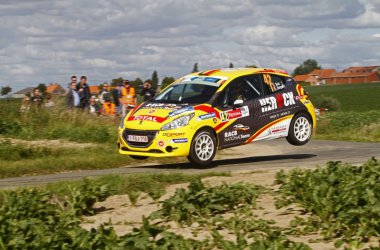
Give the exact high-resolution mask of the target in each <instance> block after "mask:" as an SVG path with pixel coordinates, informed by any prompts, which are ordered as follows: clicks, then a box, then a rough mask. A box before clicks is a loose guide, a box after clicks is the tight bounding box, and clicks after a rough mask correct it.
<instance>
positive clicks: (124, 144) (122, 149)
mask: <svg viewBox="0 0 380 250" xmlns="http://www.w3.org/2000/svg"><path fill="white" fill-rule="evenodd" d="M128 135H136V136H146V137H147V138H148V140H147V141H145V142H134V141H128ZM193 136H194V134H193V133H191V132H189V130H188V129H186V128H180V129H177V130H168V131H160V130H133V129H129V128H124V129H120V128H119V141H118V147H119V153H120V154H126V155H136V156H149V157H174V156H188V155H189V151H190V145H191V140H192V138H193Z"/></svg>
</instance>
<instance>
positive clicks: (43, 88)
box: [37, 83, 47, 95]
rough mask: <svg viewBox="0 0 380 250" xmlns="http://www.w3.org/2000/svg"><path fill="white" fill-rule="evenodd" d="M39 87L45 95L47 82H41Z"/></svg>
mask: <svg viewBox="0 0 380 250" xmlns="http://www.w3.org/2000/svg"><path fill="white" fill-rule="evenodd" d="M37 89H39V90H40V93H41V95H45V93H46V89H47V87H46V85H45V83H40V84H38V86H37Z"/></svg>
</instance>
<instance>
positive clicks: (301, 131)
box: [294, 117, 311, 142]
mask: <svg viewBox="0 0 380 250" xmlns="http://www.w3.org/2000/svg"><path fill="white" fill-rule="evenodd" d="M310 133H311V126H310V122H309V120H308V119H306V118H305V117H299V118H298V119H297V120H296V121H295V123H294V135H295V137H296V138H297V140H299V141H301V142H304V141H306V140H307V139H309V137H310Z"/></svg>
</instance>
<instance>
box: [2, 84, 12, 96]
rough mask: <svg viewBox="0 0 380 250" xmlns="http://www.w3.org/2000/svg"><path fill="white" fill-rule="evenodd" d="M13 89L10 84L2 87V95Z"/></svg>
mask: <svg viewBox="0 0 380 250" xmlns="http://www.w3.org/2000/svg"><path fill="white" fill-rule="evenodd" d="M11 91H12V88H11V87H9V86H5V87H1V95H2V96H4V95H8V94H9V93H10V92H11Z"/></svg>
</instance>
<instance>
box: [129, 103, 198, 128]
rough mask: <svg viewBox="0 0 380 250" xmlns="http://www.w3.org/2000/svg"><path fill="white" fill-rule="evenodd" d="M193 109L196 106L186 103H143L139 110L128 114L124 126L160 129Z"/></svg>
mask: <svg viewBox="0 0 380 250" xmlns="http://www.w3.org/2000/svg"><path fill="white" fill-rule="evenodd" d="M193 111H194V107H193V106H190V105H186V104H172V103H156V102H154V103H153V102H148V103H143V104H142V105H141V106H140V107H138V108H137V110H134V111H131V113H129V114H128V116H127V117H126V118H125V121H124V126H125V127H126V128H129V129H138V130H159V129H161V127H162V126H163V125H164V124H166V123H168V122H170V121H172V120H173V119H175V118H177V117H179V116H180V115H182V114H185V113H191V112H193Z"/></svg>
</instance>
